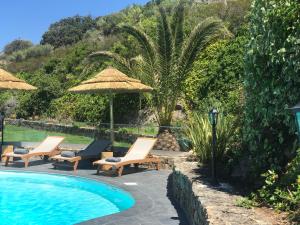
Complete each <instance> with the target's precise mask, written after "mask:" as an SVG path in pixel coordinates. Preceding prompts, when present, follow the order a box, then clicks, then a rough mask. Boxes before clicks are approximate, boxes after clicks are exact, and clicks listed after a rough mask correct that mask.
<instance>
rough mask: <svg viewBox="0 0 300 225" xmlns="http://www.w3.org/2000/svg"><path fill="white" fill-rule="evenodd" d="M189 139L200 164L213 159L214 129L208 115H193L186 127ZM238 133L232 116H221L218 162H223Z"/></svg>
mask: <svg viewBox="0 0 300 225" xmlns="http://www.w3.org/2000/svg"><path fill="white" fill-rule="evenodd" d="M184 130H185V133H186V135H187V137H188V139H189V140H190V141H191V142H192V145H193V151H194V152H195V153H196V155H197V156H198V158H199V161H200V162H203V163H206V162H208V160H209V159H210V157H211V150H212V127H211V124H210V123H209V120H208V115H205V114H199V113H191V114H190V116H189V120H188V122H187V124H186V126H185V127H184ZM235 131H236V128H235V125H234V120H233V118H232V117H231V116H224V115H221V114H220V115H219V118H218V124H217V151H216V157H217V159H218V161H223V160H224V157H225V155H226V154H227V153H228V150H229V148H228V147H229V144H230V142H231V140H232V138H233V136H234V133H235Z"/></svg>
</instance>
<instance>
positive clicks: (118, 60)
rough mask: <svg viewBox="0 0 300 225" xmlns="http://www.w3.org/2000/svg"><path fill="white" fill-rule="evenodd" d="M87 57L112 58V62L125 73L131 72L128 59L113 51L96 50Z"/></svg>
mask: <svg viewBox="0 0 300 225" xmlns="http://www.w3.org/2000/svg"><path fill="white" fill-rule="evenodd" d="M89 57H90V58H94V57H100V58H107V59H112V60H113V62H114V63H115V64H116V66H117V67H118V68H119V69H120V70H121V71H123V72H124V73H126V74H131V73H132V68H131V65H130V61H129V60H127V59H126V58H124V57H123V56H121V55H119V54H117V53H113V52H109V51H98V52H94V53H92V54H90V55H89Z"/></svg>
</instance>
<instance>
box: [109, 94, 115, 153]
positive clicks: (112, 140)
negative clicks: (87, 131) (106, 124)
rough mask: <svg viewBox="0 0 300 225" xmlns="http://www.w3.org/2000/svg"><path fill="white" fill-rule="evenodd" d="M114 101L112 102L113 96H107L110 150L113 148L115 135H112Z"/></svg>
mask: <svg viewBox="0 0 300 225" xmlns="http://www.w3.org/2000/svg"><path fill="white" fill-rule="evenodd" d="M113 108H114V100H113V95H112V94H110V95H109V113H110V141H111V145H112V148H113V146H114V141H115V135H114V112H113Z"/></svg>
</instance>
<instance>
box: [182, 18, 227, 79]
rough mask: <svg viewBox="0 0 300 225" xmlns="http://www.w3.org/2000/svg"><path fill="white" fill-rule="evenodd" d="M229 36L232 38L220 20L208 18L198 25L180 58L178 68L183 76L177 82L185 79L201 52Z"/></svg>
mask: <svg viewBox="0 0 300 225" xmlns="http://www.w3.org/2000/svg"><path fill="white" fill-rule="evenodd" d="M227 36H230V33H229V31H228V30H227V28H226V27H225V26H224V25H223V23H222V21H221V20H219V19H214V18H207V19H205V20H204V21H203V22H202V23H200V24H198V25H197V26H196V27H195V28H194V29H193V31H192V33H191V35H190V37H189V38H188V40H187V42H186V44H185V47H184V49H183V51H182V54H181V56H180V58H179V63H178V68H179V69H180V74H182V75H183V76H181V77H179V80H178V81H177V82H181V81H183V80H184V79H185V77H186V74H188V72H189V70H190V69H191V67H192V65H193V62H194V61H195V59H196V57H197V54H198V53H199V51H201V50H203V49H204V48H206V47H207V46H208V45H209V44H210V43H212V42H213V41H215V40H216V39H218V38H224V37H227Z"/></svg>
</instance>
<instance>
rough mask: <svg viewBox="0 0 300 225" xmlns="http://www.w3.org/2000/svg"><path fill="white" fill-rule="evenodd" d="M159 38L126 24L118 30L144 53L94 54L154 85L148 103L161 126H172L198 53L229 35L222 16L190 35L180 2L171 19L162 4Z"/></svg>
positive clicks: (203, 24)
mask: <svg viewBox="0 0 300 225" xmlns="http://www.w3.org/2000/svg"><path fill="white" fill-rule="evenodd" d="M158 12H159V17H158V22H157V32H156V37H155V38H151V37H149V36H148V35H147V34H146V33H144V32H143V31H142V30H140V29H138V28H136V27H134V26H128V25H123V26H121V27H120V28H119V29H120V31H122V32H125V33H127V34H129V35H132V36H133V37H134V38H135V40H136V41H137V42H138V43H139V45H140V46H141V49H142V52H141V54H140V55H139V56H137V57H135V58H134V59H127V58H124V57H123V56H121V55H120V54H116V53H113V52H107V51H100V52H95V53H93V54H92V55H91V56H101V57H108V58H110V59H112V60H113V61H114V63H115V64H116V65H117V66H118V67H119V69H120V70H122V71H123V72H125V73H127V74H128V75H134V74H138V75H139V76H138V78H139V79H141V80H142V81H143V82H144V83H146V84H147V85H150V86H152V87H153V88H154V91H153V93H152V95H151V96H150V97H149V102H150V103H151V105H152V106H153V108H154V109H155V112H156V116H157V120H158V123H159V125H160V126H169V125H170V123H171V120H172V112H173V110H174V108H175V106H176V103H177V102H178V99H179V98H180V97H181V96H182V95H183V82H184V80H185V79H186V77H187V75H188V73H189V71H190V69H191V67H192V65H193V62H194V61H195V58H196V56H197V54H198V53H199V52H200V51H201V50H203V49H204V48H205V47H207V45H209V44H210V43H211V42H213V41H215V40H216V39H219V38H224V37H227V36H229V32H228V30H227V29H226V28H225V26H224V25H223V23H222V21H220V20H219V19H214V18H208V19H206V20H204V21H202V22H201V23H199V24H198V25H197V26H195V28H194V29H193V30H192V32H191V33H190V35H189V36H187V37H186V35H185V33H184V5H183V3H182V2H180V3H179V4H178V5H177V6H176V7H175V9H174V10H173V12H174V13H173V15H172V16H171V18H170V19H168V18H167V14H166V11H165V9H164V8H161V7H159V10H158Z"/></svg>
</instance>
